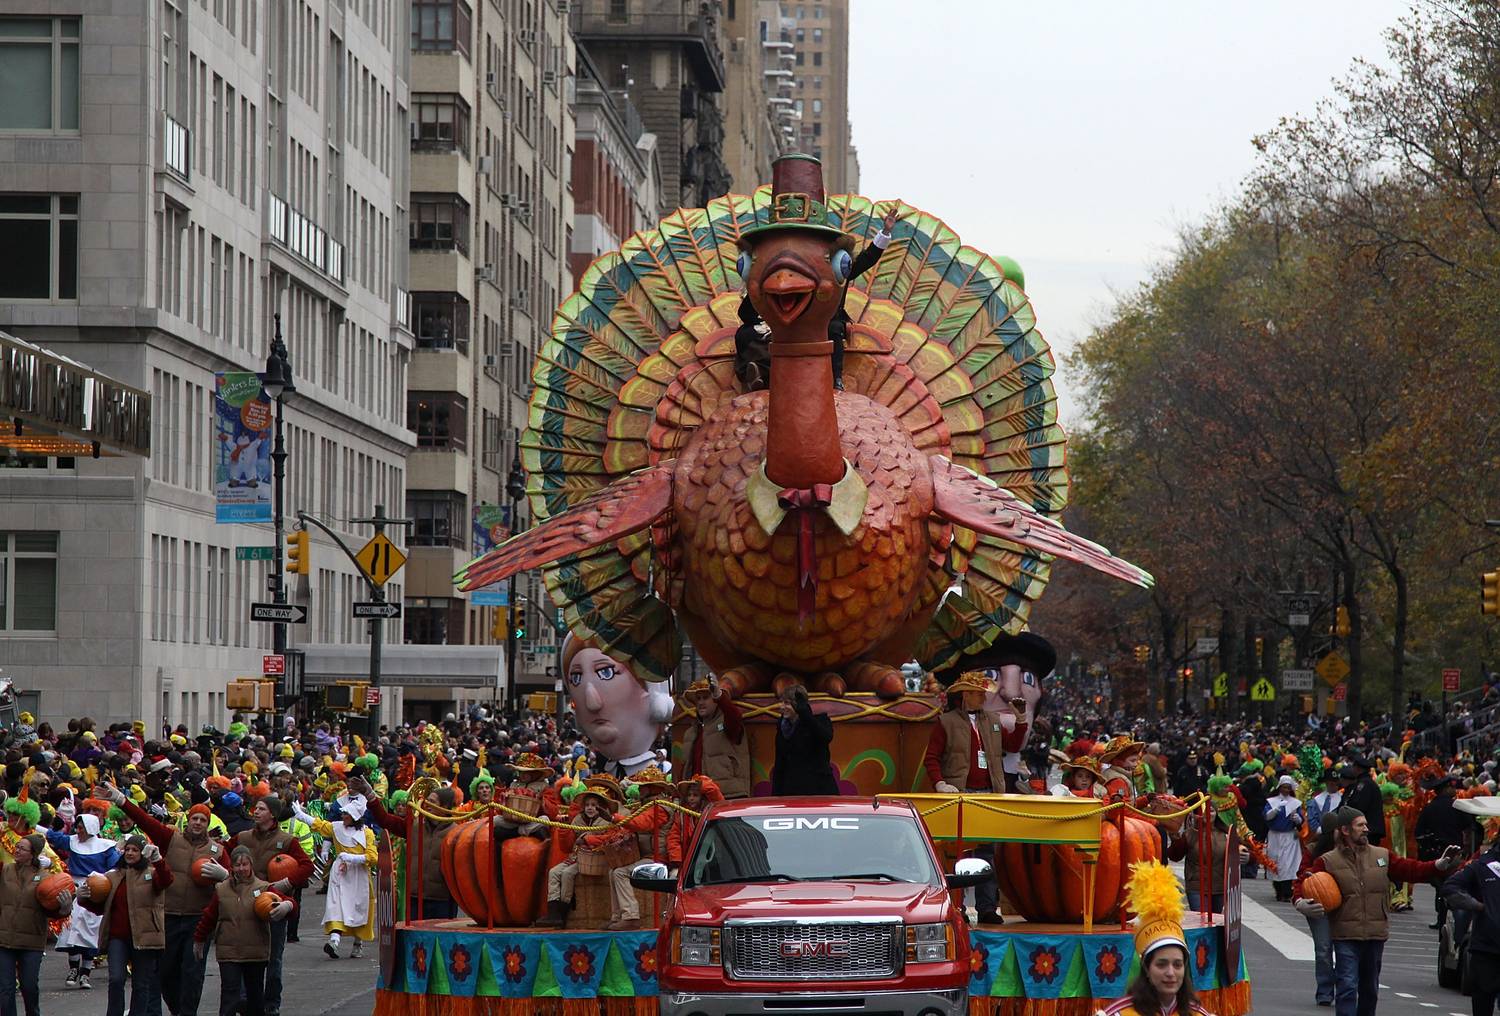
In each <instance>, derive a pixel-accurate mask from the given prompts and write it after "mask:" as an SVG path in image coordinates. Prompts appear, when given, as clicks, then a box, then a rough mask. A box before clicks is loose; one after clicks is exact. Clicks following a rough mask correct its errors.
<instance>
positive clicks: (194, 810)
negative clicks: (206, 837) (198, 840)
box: [187, 804, 214, 818]
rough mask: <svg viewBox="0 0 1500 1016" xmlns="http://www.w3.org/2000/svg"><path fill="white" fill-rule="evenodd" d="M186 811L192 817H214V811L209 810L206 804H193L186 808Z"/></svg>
mask: <svg viewBox="0 0 1500 1016" xmlns="http://www.w3.org/2000/svg"><path fill="white" fill-rule="evenodd" d="M187 813H188V816H189V817H192V816H193V815H202V816H203V817H204V818H213V817H214V813H213V812H212V811H210V810H209V807H208V805H206V804H195V805H193V806H192V807H191V808H189V809H188V812H187Z"/></svg>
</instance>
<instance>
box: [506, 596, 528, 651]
mask: <svg viewBox="0 0 1500 1016" xmlns="http://www.w3.org/2000/svg"><path fill="white" fill-rule="evenodd" d="M510 631H511V636H512V637H513V638H514V639H515V640H516V641H517V642H521V641H523V640H524V639H525V638H526V608H525V607H522V606H521V605H520V604H517V605H516V606H514V607H512V608H510Z"/></svg>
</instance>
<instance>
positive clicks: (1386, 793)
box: [1379, 762, 1412, 914]
mask: <svg viewBox="0 0 1500 1016" xmlns="http://www.w3.org/2000/svg"><path fill="white" fill-rule="evenodd" d="M1410 775H1411V770H1410V769H1408V768H1407V767H1406V765H1405V764H1403V763H1401V762H1392V763H1391V764H1390V765H1389V766H1387V767H1386V771H1385V779H1384V780H1381V781H1380V784H1379V785H1380V797H1381V800H1383V801H1384V802H1385V829H1386V833H1385V840H1384V841H1383V842H1382V843H1381V844H1380V845H1381V846H1382V847H1385V848H1386V849H1387V850H1389V851H1390V852H1391V854H1392V855H1393V856H1395V857H1407V856H1409V855H1408V854H1407V851H1406V843H1407V836H1406V806H1407V802H1408V801H1410V800H1411V797H1412V790H1411V787H1409V786H1407V781H1408V780H1409V779H1410ZM1411 895H1412V889H1411V885H1410V883H1407V882H1392V883H1391V903H1390V906H1391V913H1393V914H1404V913H1406V912H1407V911H1408V910H1410V909H1412V903H1411Z"/></svg>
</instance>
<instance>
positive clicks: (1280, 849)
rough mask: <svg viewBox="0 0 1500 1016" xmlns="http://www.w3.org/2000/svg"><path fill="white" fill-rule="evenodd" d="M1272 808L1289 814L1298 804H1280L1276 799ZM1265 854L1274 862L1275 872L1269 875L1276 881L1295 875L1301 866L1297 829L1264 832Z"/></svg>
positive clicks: (1285, 879) (1300, 847) (1294, 802)
mask: <svg viewBox="0 0 1500 1016" xmlns="http://www.w3.org/2000/svg"><path fill="white" fill-rule="evenodd" d="M1271 804H1272V808H1273V810H1279V811H1283V812H1286V813H1288V814H1291V813H1292V812H1295V811H1296V810H1297V808H1299V807H1300V805H1299V804H1298V803H1297V802H1296V801H1295V800H1293V801H1291V802H1289V803H1288V804H1287V805H1280V804H1278V803H1277V801H1276V799H1273V800H1272V802H1271ZM1266 856H1267V857H1269V858H1270V859H1271V860H1273V861H1275V862H1276V874H1275V875H1273V876H1271V877H1272V878H1274V879H1276V880H1277V881H1278V882H1286V881H1289V880H1291V879H1294V878H1296V877H1297V869H1298V868H1300V867H1302V846H1301V843H1300V842H1299V841H1298V839H1297V830H1295V829H1288V830H1285V831H1284V832H1276V831H1274V830H1273V831H1272V832H1269V833H1267V834H1266Z"/></svg>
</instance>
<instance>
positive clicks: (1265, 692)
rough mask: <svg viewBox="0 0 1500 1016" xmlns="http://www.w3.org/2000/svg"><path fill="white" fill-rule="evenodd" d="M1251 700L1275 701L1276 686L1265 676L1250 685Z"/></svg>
mask: <svg viewBox="0 0 1500 1016" xmlns="http://www.w3.org/2000/svg"><path fill="white" fill-rule="evenodd" d="M1250 701H1251V702H1275V701H1276V686H1275V685H1274V684H1272V683H1271V682H1270V681H1268V680H1266V679H1265V678H1264V677H1263V678H1261V679H1260V680H1258V681H1256V682H1255V683H1254V684H1252V685H1251V686H1250Z"/></svg>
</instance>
